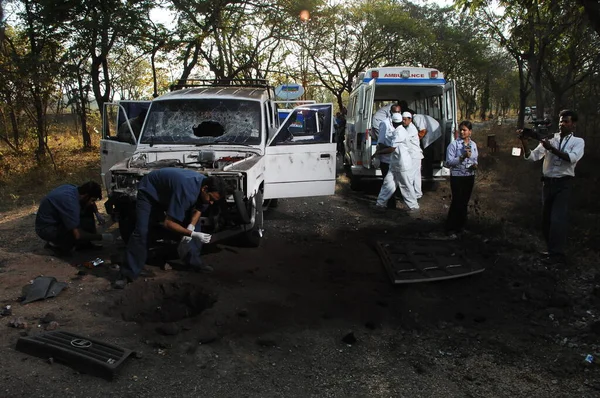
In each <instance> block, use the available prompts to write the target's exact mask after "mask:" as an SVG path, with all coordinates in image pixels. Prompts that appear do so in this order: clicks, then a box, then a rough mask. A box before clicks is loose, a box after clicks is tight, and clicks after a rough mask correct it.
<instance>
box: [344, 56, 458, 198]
mask: <svg viewBox="0 0 600 398" xmlns="http://www.w3.org/2000/svg"><path fill="white" fill-rule="evenodd" d="M398 101H406V102H407V103H408V108H409V110H411V111H414V113H416V114H422V115H429V116H431V117H433V118H434V119H436V120H437V121H438V122H439V124H440V131H438V132H437V133H436V134H430V133H428V135H429V137H428V136H427V135H426V136H425V137H424V138H423V139H422V140H421V143H422V146H423V147H424V151H423V153H424V155H425V159H423V162H422V168H423V169H422V175H423V178H424V179H433V178H436V177H443V176H447V175H449V170H448V169H447V168H445V167H444V165H443V163H444V158H445V153H446V148H447V147H448V144H449V143H450V142H451V141H452V140H454V132H455V131H456V130H457V128H458V121H457V120H456V110H457V105H456V91H455V87H454V82H452V81H446V79H444V75H443V74H442V73H441V72H439V71H438V70H437V69H431V68H414V67H404V66H394V67H383V68H372V69H368V70H367V71H365V72H362V73H360V74H359V75H358V77H357V78H356V79H355V81H354V83H353V86H352V93H351V94H350V98H349V101H348V106H347V110H348V113H347V117H346V136H345V138H344V148H345V153H344V165H345V166H346V167H347V169H349V171H350V177H351V188H352V189H359V188H360V180H361V178H366V177H377V176H381V170H380V169H378V168H375V167H373V164H372V160H371V156H372V155H373V153H374V152H375V150H376V147H377V137H376V134H375V133H374V131H372V120H373V115H374V114H375V112H377V110H378V109H380V108H381V107H383V106H385V105H388V104H390V103H397V102H398ZM405 110H406V109H403V110H402V111H405Z"/></svg>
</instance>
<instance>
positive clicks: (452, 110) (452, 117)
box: [442, 81, 458, 147]
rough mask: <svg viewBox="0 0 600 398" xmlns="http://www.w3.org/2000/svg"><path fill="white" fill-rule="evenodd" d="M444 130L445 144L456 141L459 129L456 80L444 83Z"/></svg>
mask: <svg viewBox="0 0 600 398" xmlns="http://www.w3.org/2000/svg"><path fill="white" fill-rule="evenodd" d="M442 106H443V115H442V132H443V134H444V140H443V142H444V146H445V147H447V146H448V144H450V142H452V141H454V139H455V138H456V137H455V132H456V131H457V130H458V124H457V121H456V117H457V116H456V91H455V87H454V82H453V81H449V82H447V83H446V84H445V85H444V95H443V96H442Z"/></svg>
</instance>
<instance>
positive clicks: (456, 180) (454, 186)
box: [446, 121, 479, 236]
mask: <svg viewBox="0 0 600 398" xmlns="http://www.w3.org/2000/svg"><path fill="white" fill-rule="evenodd" d="M458 129H459V134H460V138H459V139H457V140H455V141H452V142H451V143H450V145H448V149H447V150H446V167H449V168H450V189H451V190H452V203H451V204H450V210H449V211H448V218H447V219H446V234H448V235H450V236H452V235H455V234H456V233H460V232H462V230H463V228H464V227H465V224H466V222H467V206H468V205H469V200H470V199H471V193H472V192H473V186H474V185H475V170H477V158H478V156H479V152H478V150H477V144H475V141H473V140H472V139H471V134H473V125H472V124H471V122H468V121H464V122H461V123H460V124H459V125H458Z"/></svg>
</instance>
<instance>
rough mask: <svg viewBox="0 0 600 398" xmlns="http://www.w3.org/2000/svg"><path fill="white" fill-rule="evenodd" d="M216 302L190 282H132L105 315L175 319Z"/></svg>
mask: <svg viewBox="0 0 600 398" xmlns="http://www.w3.org/2000/svg"><path fill="white" fill-rule="evenodd" d="M216 301H217V300H216V296H215V295H214V294H212V293H209V292H206V291H204V290H203V289H202V288H200V287H199V286H196V285H194V284H191V283H175V282H172V283H139V284H135V283H134V284H132V285H131V286H129V287H128V289H127V290H126V291H125V293H124V295H123V296H122V297H121V298H119V299H118V300H117V301H116V302H115V303H114V305H113V306H111V307H110V308H109V310H108V313H107V315H109V316H113V317H121V318H122V319H123V320H126V321H135V322H140V323H145V322H176V321H179V320H182V319H186V318H193V317H196V316H198V315H200V314H201V313H202V311H204V310H206V309H207V308H211V307H212V306H213V305H214V303H215V302H216Z"/></svg>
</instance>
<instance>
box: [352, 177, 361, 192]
mask: <svg viewBox="0 0 600 398" xmlns="http://www.w3.org/2000/svg"><path fill="white" fill-rule="evenodd" d="M360 185H361V184H360V178H359V177H358V176H355V175H354V174H350V189H351V190H353V191H360Z"/></svg>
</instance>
